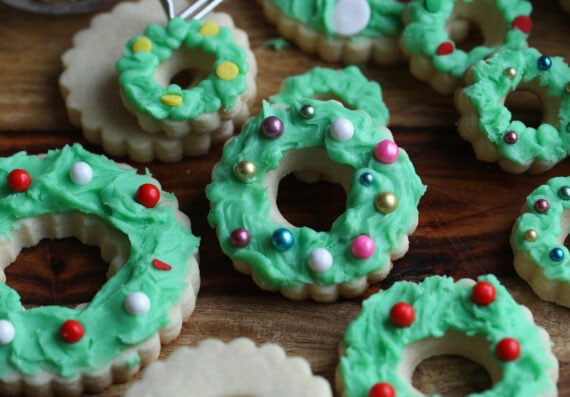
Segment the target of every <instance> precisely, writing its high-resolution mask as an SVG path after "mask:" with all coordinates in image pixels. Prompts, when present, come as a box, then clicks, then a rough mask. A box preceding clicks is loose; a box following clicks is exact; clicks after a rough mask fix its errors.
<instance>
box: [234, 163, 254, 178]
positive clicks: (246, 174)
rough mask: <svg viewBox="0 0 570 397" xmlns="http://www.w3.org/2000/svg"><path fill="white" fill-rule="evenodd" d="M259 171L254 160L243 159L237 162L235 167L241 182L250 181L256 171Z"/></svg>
mask: <svg viewBox="0 0 570 397" xmlns="http://www.w3.org/2000/svg"><path fill="white" fill-rule="evenodd" d="M256 172H257V167H256V166H255V164H254V163H253V161H249V160H242V161H240V162H239V163H237V164H236V166H235V168H234V174H235V176H236V178H237V179H239V180H240V181H241V182H244V183H248V182H251V181H252V180H253V178H254V177H255V173H256Z"/></svg>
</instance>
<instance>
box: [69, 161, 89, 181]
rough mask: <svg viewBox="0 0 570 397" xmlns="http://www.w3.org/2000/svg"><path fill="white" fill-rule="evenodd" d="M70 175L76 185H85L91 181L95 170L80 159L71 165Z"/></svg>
mask: <svg viewBox="0 0 570 397" xmlns="http://www.w3.org/2000/svg"><path fill="white" fill-rule="evenodd" d="M69 177H70V178H71V180H72V181H73V183H75V184H76V185H85V184H87V183H89V182H91V178H92V177H93V170H92V169H91V166H90V165H89V164H87V163H85V162H83V161H79V162H77V163H75V164H73V165H72V166H71V169H70V170H69Z"/></svg>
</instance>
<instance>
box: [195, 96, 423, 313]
mask: <svg viewBox="0 0 570 397" xmlns="http://www.w3.org/2000/svg"><path fill="white" fill-rule="evenodd" d="M290 173H295V175H296V176H297V177H298V178H299V179H301V180H302V181H305V182H312V181H318V180H319V179H324V180H328V181H332V182H337V183H340V185H341V186H342V187H343V188H344V190H345V192H346V194H347V201H346V209H345V211H344V212H343V213H342V214H341V215H339V216H338V217H337V218H336V220H335V221H334V222H333V224H332V226H331V228H330V231H316V230H313V229H312V228H310V227H306V226H304V225H292V224H291V223H289V222H288V221H287V220H286V219H285V218H284V217H283V215H282V214H281V212H280V211H279V208H278V207H277V204H276V201H277V191H278V185H279V182H280V180H281V179H282V178H283V177H285V176H286V175H288V174H290ZM424 192H425V186H424V185H423V184H422V183H421V180H420V178H419V176H418V175H417V174H416V172H415V169H414V167H413V164H412V162H411V160H410V158H409V157H408V155H407V153H406V152H405V150H403V149H402V148H400V147H398V145H397V144H396V143H395V142H394V140H393V138H392V134H391V133H390V131H389V130H388V129H387V128H385V127H379V126H374V125H373V123H372V119H371V118H370V116H369V115H368V114H366V113H365V112H362V111H358V110H350V109H347V108H345V107H344V106H342V104H340V103H339V102H337V101H321V100H317V99H300V100H297V101H295V102H293V103H291V104H290V106H288V107H287V106H284V105H283V104H274V105H270V104H268V103H264V104H263V107H262V111H261V113H260V114H259V115H258V116H257V117H255V118H251V119H250V120H248V121H247V122H246V124H245V125H244V127H243V128H242V131H241V133H240V134H239V135H238V136H236V137H234V138H232V140H230V141H228V142H227V143H226V145H225V147H224V152H223V155H222V158H221V160H220V161H219V162H218V164H216V165H215V167H214V169H213V172H212V182H211V184H210V185H208V186H207V188H206V195H207V197H208V199H209V200H210V203H211V209H210V213H209V215H208V220H209V222H210V224H211V225H212V227H214V228H216V230H217V235H218V240H219V242H220V245H221V247H222V250H223V251H224V253H225V254H226V255H228V256H229V257H230V258H231V259H232V261H233V264H234V266H235V268H236V269H237V270H239V271H241V272H243V273H246V274H251V275H252V277H253V280H254V281H255V282H256V283H257V284H258V285H259V286H260V287H261V288H263V289H266V290H272V291H280V292H281V293H282V294H284V295H285V296H287V297H288V298H290V299H295V300H300V299H306V298H309V297H310V298H312V299H315V300H317V301H322V302H331V301H334V300H336V299H337V298H338V297H339V296H345V297H354V296H358V295H360V294H362V293H363V292H364V290H365V289H366V288H367V287H368V285H369V283H372V282H376V281H379V280H382V279H384V278H385V277H386V276H387V274H388V272H389V271H390V269H391V268H392V260H395V259H398V258H400V257H402V256H403V255H404V254H405V253H406V252H407V250H408V235H409V234H412V233H413V232H414V230H415V228H416V226H417V222H418V216H419V215H418V208H417V207H418V203H419V200H420V198H421V196H422V195H423V194H424Z"/></svg>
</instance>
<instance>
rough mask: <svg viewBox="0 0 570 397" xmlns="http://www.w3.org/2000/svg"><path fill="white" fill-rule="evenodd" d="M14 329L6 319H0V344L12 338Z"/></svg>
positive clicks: (14, 334) (10, 340)
mask: <svg viewBox="0 0 570 397" xmlns="http://www.w3.org/2000/svg"><path fill="white" fill-rule="evenodd" d="M15 336H16V329H15V328H14V325H13V324H12V323H11V322H10V321H8V320H0V345H7V344H8V343H11V342H12V341H13V340H14V337H15Z"/></svg>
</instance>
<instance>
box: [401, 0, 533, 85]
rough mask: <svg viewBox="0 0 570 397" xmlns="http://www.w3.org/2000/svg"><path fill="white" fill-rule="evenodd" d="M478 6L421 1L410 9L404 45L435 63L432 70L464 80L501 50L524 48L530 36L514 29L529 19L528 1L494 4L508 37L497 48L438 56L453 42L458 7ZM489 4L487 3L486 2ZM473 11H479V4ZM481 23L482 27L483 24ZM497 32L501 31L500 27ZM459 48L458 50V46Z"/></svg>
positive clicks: (504, 0)
mask: <svg viewBox="0 0 570 397" xmlns="http://www.w3.org/2000/svg"><path fill="white" fill-rule="evenodd" d="M458 2H459V3H463V2H465V3H471V2H473V3H475V1H474V0H439V1H429V0H419V1H414V2H411V3H410V4H409V6H408V8H407V12H408V16H409V23H408V24H407V25H406V26H405V28H404V31H403V33H402V43H403V45H404V47H405V48H406V49H407V50H408V51H409V52H411V53H412V54H423V55H425V56H427V57H428V58H429V59H431V62H432V66H433V67H434V68H435V70H437V71H439V72H441V73H447V74H450V75H451V76H453V77H455V78H458V79H459V78H461V77H462V76H463V74H464V73H465V70H467V68H468V67H469V66H471V65H473V64H474V63H475V62H477V61H479V60H481V59H483V58H485V57H486V56H488V55H489V54H491V53H493V52H494V51H496V50H497V46H498V47H500V48H510V49H517V48H524V47H526V46H527V43H526V40H527V37H528V33H524V32H523V31H521V30H520V29H518V28H516V27H514V26H513V22H514V21H515V19H516V18H517V17H521V16H522V17H526V16H529V15H530V13H531V11H532V4H531V3H530V2H529V1H527V0H497V1H494V2H493V4H494V5H495V6H496V7H497V10H498V12H500V14H501V15H502V19H503V21H504V29H505V31H506V35H505V37H504V40H503V41H502V42H501V43H500V44H499V45H497V46H495V45H493V46H489V45H479V46H476V47H474V48H473V49H471V50H470V51H469V52H465V51H463V50H461V49H460V48H455V49H454V51H453V52H452V53H450V54H447V55H438V54H437V49H438V47H439V46H440V45H441V44H442V43H445V42H453V41H452V39H451V37H450V36H449V33H448V31H447V28H446V22H447V21H448V20H450V18H451V17H452V15H453V9H454V7H455V5H456V3H458ZM483 3H485V2H483ZM473 7H477V5H476V4H474V5H473ZM477 23H480V24H481V23H482V22H481V21H479V22H477ZM494 29H501V27H499V26H496V27H494ZM455 47H456V46H455Z"/></svg>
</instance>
